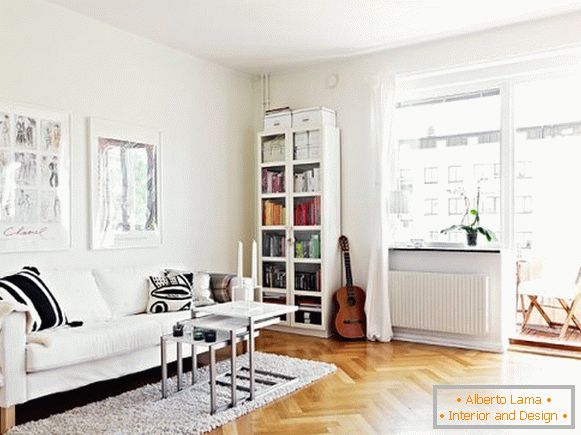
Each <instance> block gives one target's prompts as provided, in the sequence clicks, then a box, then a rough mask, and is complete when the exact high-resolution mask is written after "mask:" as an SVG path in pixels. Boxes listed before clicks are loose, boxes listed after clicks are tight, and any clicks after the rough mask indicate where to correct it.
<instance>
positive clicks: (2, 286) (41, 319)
mask: <svg viewBox="0 0 581 435" xmlns="http://www.w3.org/2000/svg"><path fill="white" fill-rule="evenodd" d="M0 300H4V301H9V302H17V303H20V304H24V305H27V306H28V307H29V308H30V313H31V315H32V320H33V325H32V331H33V332H35V331H42V330H43V329H52V328H58V327H59V326H62V325H64V324H66V322H67V319H66V315H65V313H64V312H63V310H62V308H61V307H60V305H59V303H58V301H57V300H56V299H55V297H54V296H53V294H52V293H51V291H50V290H49V289H48V287H47V286H46V284H45V283H44V281H43V280H42V279H41V278H40V272H39V271H38V269H37V268H36V267H23V268H22V270H21V271H20V272H18V273H15V274H14V275H9V276H5V277H4V278H2V279H0Z"/></svg>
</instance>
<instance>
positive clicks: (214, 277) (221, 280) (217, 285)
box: [210, 273, 236, 303]
mask: <svg viewBox="0 0 581 435" xmlns="http://www.w3.org/2000/svg"><path fill="white" fill-rule="evenodd" d="M235 276H236V275H232V274H229V273H211V274H210V288H211V289H212V296H213V297H214V300H215V301H216V302H219V303H224V302H230V301H231V300H232V297H231V291H230V282H231V281H232V278H234V277H235Z"/></svg>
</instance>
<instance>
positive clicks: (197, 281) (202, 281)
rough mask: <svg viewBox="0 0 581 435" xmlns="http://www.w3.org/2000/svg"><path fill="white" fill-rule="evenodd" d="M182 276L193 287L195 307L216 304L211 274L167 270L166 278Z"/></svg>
mask: <svg viewBox="0 0 581 435" xmlns="http://www.w3.org/2000/svg"><path fill="white" fill-rule="evenodd" d="M177 275H182V276H184V277H186V278H187V280H188V281H189V282H190V285H191V286H192V297H193V302H194V305H195V306H200V305H211V304H215V303H216V302H215V301H214V299H213V298H212V290H211V289H210V274H209V273H208V272H188V271H184V270H176V269H166V270H165V276H167V277H174V276H177Z"/></svg>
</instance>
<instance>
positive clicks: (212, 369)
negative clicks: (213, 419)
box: [210, 346, 216, 414]
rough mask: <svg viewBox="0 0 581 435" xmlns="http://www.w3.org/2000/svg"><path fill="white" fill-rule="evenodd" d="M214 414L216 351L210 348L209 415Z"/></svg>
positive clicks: (212, 347)
mask: <svg viewBox="0 0 581 435" xmlns="http://www.w3.org/2000/svg"><path fill="white" fill-rule="evenodd" d="M215 412H216V351H215V350H214V346H210V414H214V413H215Z"/></svg>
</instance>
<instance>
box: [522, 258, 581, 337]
mask: <svg viewBox="0 0 581 435" xmlns="http://www.w3.org/2000/svg"><path fill="white" fill-rule="evenodd" d="M580 278H581V269H579V271H578V272H577V278H576V279H575V281H573V280H571V281H569V280H567V279H566V277H565V278H563V277H561V276H558V277H552V278H551V277H549V278H541V279H533V280H527V281H522V282H520V283H519V285H518V293H519V297H521V303H523V309H524V301H523V298H524V297H525V296H526V297H528V298H529V305H528V308H527V309H526V310H525V311H523V323H522V330H524V329H525V328H526V326H527V323H528V321H529V320H530V317H531V314H532V312H533V309H536V310H537V311H538V312H539V314H540V315H541V317H542V318H543V319H544V320H545V322H547V324H548V325H549V327H553V326H555V325H557V323H555V322H553V321H552V320H551V318H550V317H549V315H548V314H547V312H546V311H545V310H544V309H543V307H542V305H541V304H540V303H539V301H538V299H539V297H544V298H553V299H556V300H557V301H558V302H559V304H560V305H561V307H562V308H563V310H565V313H566V314H567V316H566V318H565V322H564V323H563V326H562V327H561V333H560V334H559V338H560V339H564V338H565V335H566V334H567V331H568V329H569V326H570V325H571V322H573V324H574V325H575V326H576V327H577V329H578V330H579V331H581V322H580V321H579V319H578V318H577V315H576V309H577V305H578V304H579V302H580V301H581V286H580ZM569 301H571V304H570V305H569Z"/></svg>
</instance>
